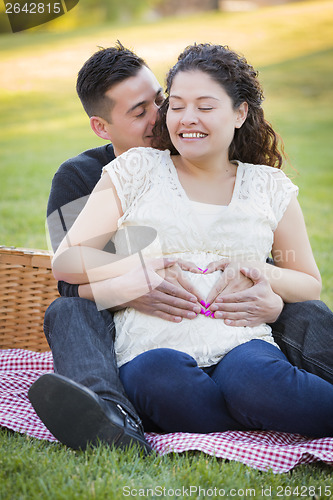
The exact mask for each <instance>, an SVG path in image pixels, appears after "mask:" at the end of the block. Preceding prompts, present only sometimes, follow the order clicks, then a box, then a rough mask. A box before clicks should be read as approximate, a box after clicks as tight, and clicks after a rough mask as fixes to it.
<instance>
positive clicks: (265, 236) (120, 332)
mask: <svg viewBox="0 0 333 500" xmlns="http://www.w3.org/2000/svg"><path fill="white" fill-rule="evenodd" d="M237 164H238V167H237V173H236V181H235V186H234V190H233V195H232V199H231V201H230V203H229V205H227V206H220V205H209V204H205V203H198V202H193V201H191V200H190V199H189V198H188V196H187V195H186V193H185V191H184V189H183V187H182V185H181V183H180V181H179V179H178V175H177V170H176V168H175V166H174V164H173V162H172V160H171V158H170V152H169V151H158V150H155V149H152V148H134V149H131V150H129V151H127V152H126V153H124V154H122V155H120V156H119V157H117V158H116V159H115V160H113V161H112V162H111V163H109V164H108V165H107V166H106V167H104V169H103V174H105V173H107V174H108V175H109V176H110V178H111V180H112V182H113V184H114V186H115V188H116V191H117V194H118V196H119V199H120V201H121V205H122V209H123V216H122V217H121V218H120V219H119V221H118V228H119V229H121V228H124V227H127V226H148V227H151V228H154V229H155V230H156V231H157V234H158V240H159V241H158V243H159V245H160V246H159V245H157V246H156V253H155V254H154V252H155V250H154V245H151V246H150V247H149V252H150V254H151V256H152V257H153V256H158V253H159V250H160V248H162V251H163V254H164V255H165V256H167V257H171V256H172V257H178V258H182V259H185V260H189V261H192V262H194V263H195V264H196V265H197V266H199V267H200V268H201V269H205V268H206V267H207V265H208V264H209V263H210V262H212V261H215V260H218V259H221V258H224V257H225V258H234V259H240V260H242V262H244V260H245V261H249V263H248V265H249V266H250V265H251V260H252V261H261V262H265V261H266V259H267V257H268V256H269V255H270V252H271V249H272V244H273V233H274V230H275V229H276V227H277V225H278V222H279V221H280V219H281V218H282V216H283V214H284V212H285V210H286V208H287V206H288V204H289V202H290V199H291V196H292V193H295V192H296V193H297V192H298V188H297V187H296V186H295V185H294V184H293V183H292V182H291V181H290V179H288V178H287V177H286V175H285V174H284V173H283V172H282V171H281V170H279V169H276V168H272V167H268V166H265V165H251V164H246V163H240V162H237ZM103 174H102V175H103ZM114 243H115V246H116V250H117V252H118V251H119V253H121V252H122V249H121V243H119V242H117V235H116V237H115V239H114ZM220 273H221V271H216V272H214V273H211V274H207V275H206V274H194V273H190V272H185V274H186V277H187V278H188V279H190V280H191V281H192V282H193V284H194V285H195V286H196V288H197V289H198V290H200V291H202V293H203V294H204V295H205V296H207V295H208V293H209V291H210V290H211V288H212V286H213V285H214V283H215V282H216V280H217V279H218V277H219V276H220ZM114 318H115V325H116V342H115V350H116V355H117V361H118V365H119V366H121V365H123V364H125V363H127V362H128V361H130V360H131V359H133V358H134V357H136V356H138V355H139V354H141V353H143V352H145V351H147V350H150V349H156V348H161V347H168V348H172V349H176V350H179V351H183V352H186V353H188V354H190V355H191V356H192V357H193V358H195V359H196V361H197V363H198V365H199V366H201V367H204V366H210V365H213V364H216V363H218V362H219V361H220V359H221V358H222V357H223V356H224V355H225V354H227V353H228V352H229V351H230V350H231V349H233V348H234V347H236V346H238V345H240V344H242V343H244V342H248V341H250V340H252V339H262V340H265V341H267V342H270V343H273V344H274V340H273V337H272V334H271V329H270V327H269V326H268V325H265V324H262V325H260V326H257V327H233V326H227V325H225V323H224V321H223V320H222V319H215V318H214V319H213V318H210V317H206V316H204V315H202V314H199V315H198V316H197V317H196V318H195V319H192V320H189V319H183V320H182V321H181V322H180V323H172V322H169V321H166V320H163V319H160V318H156V317H153V316H149V315H146V314H143V313H141V312H138V311H136V310H135V309H133V308H127V309H124V310H121V311H118V312H117V313H115V315H114Z"/></svg>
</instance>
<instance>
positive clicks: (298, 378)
mask: <svg viewBox="0 0 333 500" xmlns="http://www.w3.org/2000/svg"><path fill="white" fill-rule="evenodd" d="M119 372H120V378H121V381H122V383H123V385H124V387H125V390H126V393H127V394H128V396H129V399H130V400H131V401H132V403H133V405H134V406H135V407H136V409H137V410H138V413H139V415H140V417H141V418H142V421H143V425H144V428H145V430H146V431H165V432H177V431H179V432H198V433H207V432H223V431H227V430H236V429H237V430H250V429H259V430H275V431H282V432H292V433H299V434H303V435H307V436H310V437H324V436H333V385H331V384H330V383H328V382H326V381H324V380H322V379H321V378H319V377H317V376H316V375H312V374H309V373H307V372H306V371H304V370H300V369H298V368H296V367H295V366H293V365H291V364H290V363H289V361H288V360H287V358H286V357H285V355H284V354H283V353H282V352H281V351H280V350H279V349H278V348H277V347H275V346H274V345H272V344H269V343H267V342H264V341H262V340H252V341H250V342H247V343H245V344H242V345H240V346H238V347H236V348H235V349H233V350H232V351H231V352H229V353H228V354H227V355H226V356H225V357H224V358H223V359H222V360H221V361H220V362H219V363H218V364H217V365H214V366H212V367H209V368H204V369H201V368H199V367H198V366H197V363H196V361H195V360H194V359H193V358H192V357H191V356H189V355H188V354H185V353H183V352H180V351H176V350H172V349H154V350H151V351H147V352H145V353H143V354H141V355H139V356H137V357H136V358H135V359H133V360H132V361H130V362H129V363H126V364H125V365H123V366H122V367H121V368H120V370H119Z"/></svg>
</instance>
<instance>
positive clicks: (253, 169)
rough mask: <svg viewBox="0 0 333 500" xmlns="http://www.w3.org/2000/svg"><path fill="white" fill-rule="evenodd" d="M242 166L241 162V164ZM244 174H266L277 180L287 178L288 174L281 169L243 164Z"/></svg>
mask: <svg viewBox="0 0 333 500" xmlns="http://www.w3.org/2000/svg"><path fill="white" fill-rule="evenodd" d="M239 164H240V162H239ZM242 165H243V169H244V173H248V174H249V175H253V176H255V174H256V173H257V174H264V175H267V176H272V177H276V178H285V177H287V176H286V174H285V173H284V172H283V170H281V169H280V168H276V167H270V166H269V165H256V164H253V163H242Z"/></svg>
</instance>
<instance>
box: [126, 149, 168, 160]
mask: <svg viewBox="0 0 333 500" xmlns="http://www.w3.org/2000/svg"><path fill="white" fill-rule="evenodd" d="M166 153H167V151H161V150H160V149H155V148H150V147H143V146H140V147H136V148H131V149H128V150H127V151H125V153H122V154H121V155H119V156H118V157H117V158H120V159H122V158H123V159H126V160H128V159H132V158H137V159H138V160H139V159H140V158H142V159H144V160H145V159H152V160H156V159H158V158H161V157H163V156H165V154H166Z"/></svg>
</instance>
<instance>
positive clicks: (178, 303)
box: [79, 262, 201, 322]
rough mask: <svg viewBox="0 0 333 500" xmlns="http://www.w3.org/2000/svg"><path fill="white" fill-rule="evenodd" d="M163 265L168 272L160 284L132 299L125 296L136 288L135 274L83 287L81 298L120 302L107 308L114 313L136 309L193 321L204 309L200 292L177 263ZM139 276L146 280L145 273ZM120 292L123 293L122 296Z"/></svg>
mask: <svg viewBox="0 0 333 500" xmlns="http://www.w3.org/2000/svg"><path fill="white" fill-rule="evenodd" d="M163 265H164V266H165V267H164V268H162V269H164V270H165V271H166V272H165V275H164V279H163V280H162V281H161V282H160V284H159V285H158V286H157V287H156V288H154V289H153V290H151V291H148V292H147V293H145V294H144V295H141V296H139V297H137V298H134V299H133V300H129V301H126V297H124V294H126V291H130V290H132V289H133V287H134V281H135V278H134V276H133V273H129V274H128V275H123V276H119V277H117V278H114V279H113V280H105V281H100V282H98V283H94V284H93V285H91V284H86V285H80V286H79V294H80V297H82V298H85V299H89V300H93V301H95V300H96V301H97V302H98V301H99V300H98V298H99V297H101V298H102V300H103V299H104V298H105V297H108V300H109V304H110V303H112V302H114V303H117V302H118V303H117V305H116V306H113V307H108V309H110V310H112V311H117V310H119V309H123V308H124V307H133V308H134V309H136V310H138V311H140V312H142V313H145V314H149V315H151V316H156V317H159V318H162V319H165V320H167V321H172V322H180V321H181V320H182V319H183V318H187V319H194V318H195V317H196V316H197V314H198V313H199V312H200V310H201V306H200V304H199V302H198V297H197V295H196V294H198V292H197V291H196V290H195V289H194V288H193V286H192V285H191V284H190V283H189V282H188V281H187V280H185V279H184V278H182V275H181V268H180V266H178V264H177V263H175V264H172V263H170V264H169V267H168V264H167V262H164V263H163ZM137 276H138V277H139V279H141V280H143V281H144V280H145V277H144V276H143V275H142V274H141V276H140V275H139V274H138V275H137ZM120 291H121V292H120ZM120 293H122V297H121V296H120ZM119 301H120V302H119ZM109 304H108V305H109Z"/></svg>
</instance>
